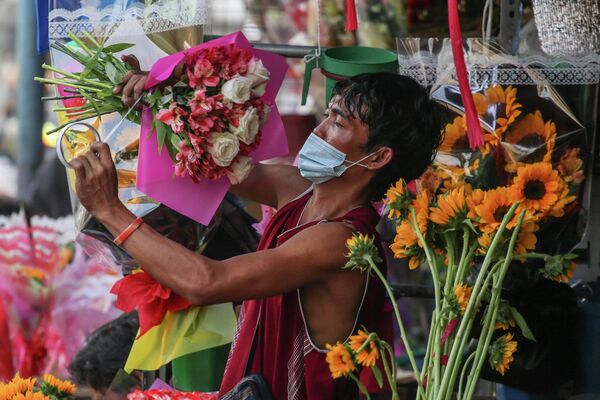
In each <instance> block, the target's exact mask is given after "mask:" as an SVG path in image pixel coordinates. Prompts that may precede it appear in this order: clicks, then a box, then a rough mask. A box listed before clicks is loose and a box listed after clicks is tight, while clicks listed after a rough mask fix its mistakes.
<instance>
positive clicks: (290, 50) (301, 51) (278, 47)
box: [204, 35, 327, 58]
mask: <svg viewBox="0 0 600 400" xmlns="http://www.w3.org/2000/svg"><path fill="white" fill-rule="evenodd" d="M204 37H205V40H206V41H209V40H213V39H217V38H220V37H221V36H219V35H205V36H204ZM250 44H252V47H254V48H256V49H258V50H266V51H270V52H272V53H275V54H279V55H280V56H284V57H286V58H304V56H305V55H307V54H309V53H311V52H313V51H314V50H315V49H316V47H314V46H292V45H289V44H273V43H261V42H250ZM321 50H323V51H325V50H327V48H326V47H321Z"/></svg>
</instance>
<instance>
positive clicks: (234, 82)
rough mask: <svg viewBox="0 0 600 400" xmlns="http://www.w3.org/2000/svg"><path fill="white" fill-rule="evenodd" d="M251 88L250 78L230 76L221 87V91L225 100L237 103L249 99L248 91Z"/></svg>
mask: <svg viewBox="0 0 600 400" xmlns="http://www.w3.org/2000/svg"><path fill="white" fill-rule="evenodd" d="M251 90H252V79H248V78H246V77H243V76H236V77H234V78H231V79H230V80H228V81H227V82H225V83H224V84H223V86H222V87H221V93H222V94H223V96H225V99H226V100H229V101H233V102H234V103H237V104H244V103H245V102H247V101H248V100H250V91H251Z"/></svg>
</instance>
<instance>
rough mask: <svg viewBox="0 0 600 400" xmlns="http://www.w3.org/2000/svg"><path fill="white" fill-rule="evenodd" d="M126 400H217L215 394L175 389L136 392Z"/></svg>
mask: <svg viewBox="0 0 600 400" xmlns="http://www.w3.org/2000/svg"><path fill="white" fill-rule="evenodd" d="M127 399H128V400H217V399H218V395H217V394H211V393H200V392H180V391H179V390H175V389H150V390H146V391H141V390H136V391H134V392H133V393H130V394H128V395H127Z"/></svg>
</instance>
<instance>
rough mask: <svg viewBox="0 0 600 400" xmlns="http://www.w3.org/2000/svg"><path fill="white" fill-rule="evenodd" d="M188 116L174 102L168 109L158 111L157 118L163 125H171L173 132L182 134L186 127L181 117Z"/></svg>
mask: <svg viewBox="0 0 600 400" xmlns="http://www.w3.org/2000/svg"><path fill="white" fill-rule="evenodd" d="M186 115H187V113H186V112H185V110H183V109H182V108H180V107H179V106H177V103H175V102H173V103H171V105H170V106H169V108H168V109H166V110H165V109H163V110H160V111H158V112H157V113H156V116H155V118H156V119H157V120H159V121H160V122H162V123H163V124H165V125H169V127H170V128H171V130H172V131H173V132H175V133H181V132H182V131H183V127H184V122H183V120H182V119H181V117H184V116H186Z"/></svg>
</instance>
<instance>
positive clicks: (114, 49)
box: [104, 43, 135, 53]
mask: <svg viewBox="0 0 600 400" xmlns="http://www.w3.org/2000/svg"><path fill="white" fill-rule="evenodd" d="M133 46H135V45H134V44H132V43H115V44H111V45H110V46H106V47H105V48H104V52H105V53H119V52H121V51H123V50H127V49H130V48H132V47H133Z"/></svg>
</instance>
